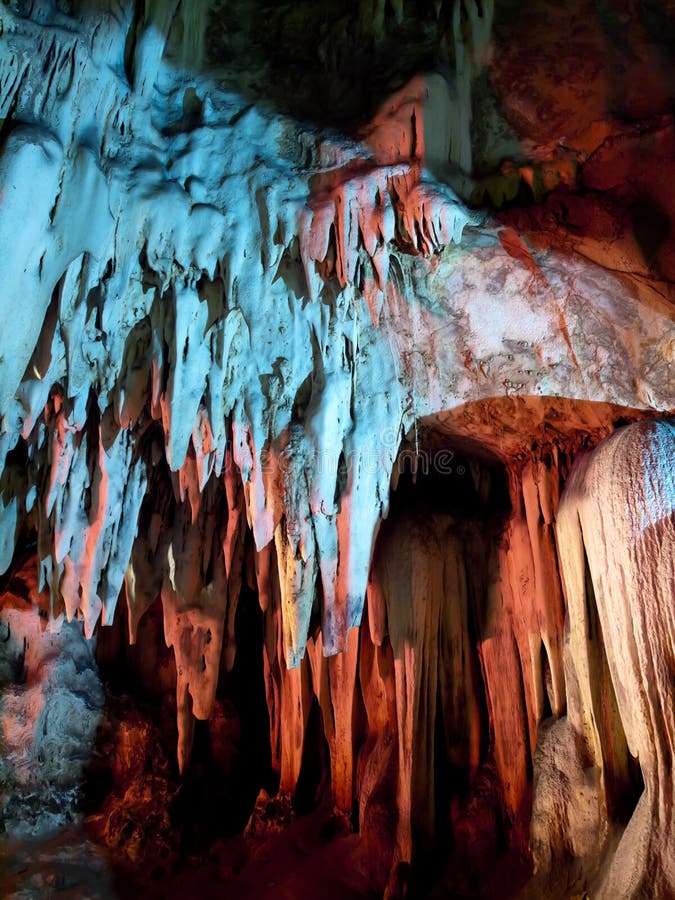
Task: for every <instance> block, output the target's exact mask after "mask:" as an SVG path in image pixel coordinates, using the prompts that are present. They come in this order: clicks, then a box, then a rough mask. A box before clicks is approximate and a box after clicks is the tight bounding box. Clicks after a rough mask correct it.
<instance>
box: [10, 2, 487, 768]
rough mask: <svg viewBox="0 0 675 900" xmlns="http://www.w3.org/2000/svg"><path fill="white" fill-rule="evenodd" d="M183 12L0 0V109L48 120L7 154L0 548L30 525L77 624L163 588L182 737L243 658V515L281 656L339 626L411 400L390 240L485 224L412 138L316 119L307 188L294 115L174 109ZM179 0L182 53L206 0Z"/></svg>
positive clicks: (50, 581)
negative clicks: (313, 625) (291, 132)
mask: <svg viewBox="0 0 675 900" xmlns="http://www.w3.org/2000/svg"><path fill="white" fill-rule="evenodd" d="M176 7H177V4H176V3H161V2H157V3H152V4H146V6H145V10H144V12H143V16H141V17H140V19H139V18H138V17H135V16H134V15H132V14H131V10H130V9H128V10H126V11H125V12H124V13H123V14H122V12H120V11H118V12H120V14H119V15H118V14H117V13H116V14H115V15H113V14H112V12H106V11H105V10H103V11H101V12H100V13H98V14H96V15H94V14H93V13H92V12H91V10H87V11H83V12H82V15H81V18H68V17H65V18H64V15H63V14H62V13H61V12H57V11H56V9H53V10H52V13H53V16H52V18H51V19H50V16H49V15H47V14H46V13H45V14H44V15H43V14H42V13H41V14H40V16H37V14H36V15H35V16H34V17H33V18H31V16H30V15H28V16H23V15H18V14H16V13H14V12H12V10H11V9H8V10H5V11H3V22H4V26H5V35H4V40H5V41H6V42H7V50H8V52H6V53H5V52H4V51H3V53H2V56H1V57H0V115H6V116H13V117H14V118H15V119H16V120H17V122H21V121H22V120H23V121H30V122H33V123H34V124H32V125H30V126H29V125H22V124H17V125H16V126H15V127H14V128H13V129H12V130H11V132H10V134H9V137H8V140H7V142H6V144H5V146H4V148H3V155H2V158H1V159H0V181H1V183H2V186H3V192H2V207H1V208H0V213H1V218H0V232H2V243H3V246H12V248H13V252H12V253H7V254H4V255H3V258H2V260H1V261H0V276H1V279H2V283H3V292H2V297H1V300H0V303H1V305H2V309H3V310H4V312H3V315H4V317H5V319H7V320H9V318H10V317H11V319H12V321H13V327H12V329H5V330H4V331H3V332H2V335H0V355H1V356H2V360H3V363H2V369H1V370H0V409H1V410H2V427H1V431H0V459H1V460H2V464H3V467H4V474H3V476H2V481H1V482H0V486H1V489H2V502H1V503H0V568H2V569H3V570H5V569H6V568H7V567H8V566H9V565H10V564H11V559H12V554H13V549H14V543H15V541H16V540H18V539H21V538H22V536H24V535H25V534H26V529H31V528H35V529H36V530H37V534H38V550H39V565H40V585H41V587H46V588H48V589H49V591H50V593H51V598H52V610H53V614H54V615H55V616H57V617H58V616H59V615H61V614H62V613H65V615H66V616H67V617H68V618H69V619H71V618H72V617H73V616H76V615H77V616H80V617H82V618H83V619H84V622H85V629H86V632H87V634H91V633H92V632H93V630H94V627H95V625H96V623H97V621H98V620H99V618H101V619H102V621H103V623H104V624H106V623H110V622H111V621H112V618H113V616H114V611H115V604H116V602H117V598H118V596H119V594H120V591H121V589H122V586H123V584H125V586H126V593H127V599H128V601H129V606H130V609H131V619H132V622H136V621H137V620H138V618H139V616H140V615H142V612H143V610H144V608H146V606H147V604H148V602H149V601H150V600H151V599H152V597H153V596H156V595H157V594H158V593H161V596H162V598H163V602H164V606H165V613H166V615H165V631H166V639H167V642H168V643H169V644H171V645H172V646H173V647H174V649H175V652H176V657H177V661H178V670H179V678H178V682H179V683H178V695H179V710H180V711H181V712H180V715H181V723H182V724H181V747H182V748H183V749H182V750H181V758H184V757H185V756H186V754H187V749H186V748H187V747H188V746H189V731H190V726H189V722H190V721H191V719H190V716H191V714H192V713H194V714H195V715H196V716H198V717H204V716H207V715H208V712H209V709H210V704H211V701H212V698H213V695H214V691H215V684H216V678H217V666H218V660H219V658H220V653H221V644H222V641H223V640H224V637H223V636H224V635H226V636H227V651H226V652H227V654H228V658H229V659H230V660H231V656H232V653H233V652H234V636H233V621H234V619H233V617H234V609H235V608H236V598H237V596H238V592H239V588H238V579H239V570H240V567H241V566H240V562H241V552H242V550H241V548H242V545H243V534H244V531H245V529H246V527H247V526H248V527H249V528H250V529H251V530H252V532H253V535H254V539H255V543H256V546H257V548H258V550H259V551H261V552H262V551H264V549H265V548H267V547H269V545H270V544H271V543H274V546H275V558H276V564H277V567H278V581H279V585H280V596H281V604H282V610H283V616H282V620H283V645H284V648H285V649H284V655H285V663H286V664H287V665H289V666H291V667H292V666H297V665H298V664H299V662H300V659H301V658H302V656H303V653H304V649H305V642H306V638H307V634H308V629H309V624H310V619H311V617H312V615H313V613H316V614H318V615H319V616H320V617H321V619H322V627H323V650H324V652H326V653H330V654H333V653H337V652H339V651H341V650H344V649H345V648H346V647H347V646H348V640H349V637H348V636H349V631H350V629H351V628H352V627H353V626H355V625H356V624H358V622H359V621H360V618H361V611H362V606H363V601H364V595H365V591H366V583H367V578H368V571H369V565H370V557H371V552H372V546H373V542H374V538H375V534H376V531H377V526H378V523H379V520H380V518H381V516H382V514H383V513H384V512H385V511H386V505H387V500H388V492H389V473H390V470H391V466H392V463H393V458H394V455H395V452H396V440H394V441H389V442H388V443H387V444H386V445H383V446H382V447H380V446H379V445H377V446H375V450H373V448H374V445H375V444H377V439H378V436H379V435H381V434H383V433H385V432H386V433H388V434H394V435H397V434H399V433H400V432H401V430H402V429H403V430H405V429H406V428H407V426H408V424H409V419H410V413H409V411H408V407H409V401H408V398H407V388H406V386H405V384H404V383H403V380H402V379H401V377H400V373H399V371H398V369H397V367H398V365H399V364H398V362H397V360H396V359H395V357H394V354H393V353H392V351H391V349H390V346H389V343H388V341H387V340H386V339H382V337H381V336H380V335H379V334H378V330H377V327H376V326H377V325H378V324H379V321H380V312H381V309H382V303H383V298H384V295H385V292H386V290H387V284H388V279H389V270H390V259H391V258H392V257H393V256H395V255H396V254H397V253H398V252H400V250H399V248H403V249H404V250H405V251H406V252H409V251H410V250H411V249H412V250H414V251H415V252H416V253H419V254H422V255H430V254H432V253H435V252H438V251H439V250H441V249H442V248H443V246H444V245H445V243H447V242H449V241H455V242H459V241H460V239H461V236H462V231H463V228H464V226H465V225H467V224H470V223H475V222H476V221H477V218H476V217H475V216H473V215H472V214H470V213H469V211H468V210H466V209H465V208H464V207H463V206H462V204H461V203H459V201H458V200H457V199H456V198H455V197H454V195H452V193H451V192H450V191H449V190H448V189H447V188H445V187H443V186H442V185H441V184H439V183H437V182H434V181H432V180H429V179H428V177H427V175H426V174H425V173H424V171H423V169H422V166H421V161H420V159H419V158H418V157H416V156H415V157H414V158H411V159H410V160H408V161H406V160H401V161H399V163H397V165H395V166H377V165H374V163H373V160H372V154H371V150H370V149H369V148H368V147H364V148H361V149H359V148H358V147H356V146H353V147H348V146H347V145H345V144H343V143H341V142H333V143H331V140H329V139H327V138H326V137H325V136H323V135H320V134H314V133H307V134H305V135H304V136H303V135H301V139H302V140H305V141H306V142H309V144H311V147H312V153H313V155H314V157H315V158H316V159H317V160H319V162H318V163H317V165H318V166H319V169H320V172H319V177H318V180H317V181H316V182H315V183H314V184H313V185H312V189H311V190H310V187H309V183H308V181H309V179H308V174H307V173H304V174H303V173H298V171H297V169H296V168H295V166H294V165H291V164H290V163H289V161H288V160H286V159H285V158H284V157H283V154H282V153H281V150H280V151H279V153H277V148H283V146H285V144H286V143H287V129H288V127H289V126H288V123H284V122H283V121H277V120H274V119H272V118H270V117H266V116H265V115H264V114H262V113H261V112H259V111H258V110H257V109H249V108H248V106H247V105H246V103H245V101H244V100H243V99H242V98H238V97H236V96H234V95H232V94H225V93H223V92H222V91H220V90H219V89H218V88H217V87H216V86H215V85H212V84H210V83H208V82H205V83H204V85H203V93H204V95H207V100H206V101H205V102H204V103H202V106H203V110H202V116H203V121H202V125H203V127H202V128H198V129H197V130H196V131H195V130H194V128H192V127H191V128H185V129H182V127H181V121H182V119H181V118H180V116H181V115H183V113H184V111H185V96H186V95H185V89H184V78H185V76H184V73H180V72H174V71H173V70H172V69H171V67H170V66H167V65H166V62H165V61H163V59H162V56H163V53H164V48H165V44H166V40H167V35H168V34H169V30H170V28H171V27H172V25H171V23H172V21H173V19H174V15H175V13H176ZM180 7H181V8H182V10H183V14H182V19H181V21H182V24H183V37H182V41H183V44H184V47H183V50H184V52H185V53H192V52H193V51H194V50H195V48H196V49H197V50H199V47H200V46H201V38H200V37H198V33H199V27H200V17H199V16H198V15H196V14H195V15H193V13H194V10H193V11H192V12H191V13H190V15H189V16H188V14H187V11H188V5H187V4H180ZM43 13H44V10H43ZM66 19H67V23H66ZM65 24H68V27H67V28H66V27H64V25H65ZM190 47H191V48H192V49H191V50H190V49H189V48H190ZM36 60H37V61H38V62H39V63H40V65H38V64H36V62H35V61H36ZM158 86H159V87H160V89H161V91H162V93H163V97H164V101H163V107H162V111H160V110H159V108H158V107H157V106H156V105H154V100H153V97H154V92H155V90H156V88H157V87H158ZM199 89H200V90H201V88H199ZM200 102H201V101H200ZM162 116H164V117H165V120H162ZM413 124H414V117H413ZM213 159H221V160H222V161H223V163H222V172H220V173H214V172H213V165H212V161H213ZM207 160H208V166H207V165H206V161H207ZM23 222H30V223H31V227H30V229H22V228H21V227H18V228H17V223H23ZM397 268H398V270H399V275H400V270H401V266H398V267H397ZM26 298H30V303H29V304H28V303H26ZM162 460H165V461H166V464H168V465H167V466H165V465H164V462H162ZM165 468H166V469H167V471H168V472H170V473H171V474H168V475H166V478H165V479H164V480H165V481H167V483H169V484H171V486H172V490H171V491H167V490H165V489H163V488H158V487H157V480H158V475H157V472H158V471H159V470H160V469H161V470H162V471H164V469H165ZM153 492H154V494H156V496H154V494H153ZM139 523H141V524H140V525H139ZM167 535H170V537H169V538H167ZM319 584H320V585H321V589H320V590H318V585H319ZM319 595H320V596H321V597H322V606H321V609H319V610H317V609H316V607H317V602H318V601H317V597H318V596H319ZM132 636H133V635H132Z"/></svg>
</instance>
